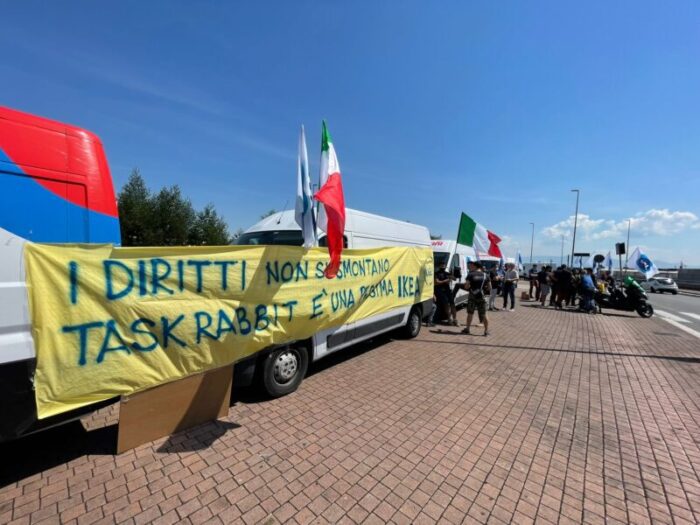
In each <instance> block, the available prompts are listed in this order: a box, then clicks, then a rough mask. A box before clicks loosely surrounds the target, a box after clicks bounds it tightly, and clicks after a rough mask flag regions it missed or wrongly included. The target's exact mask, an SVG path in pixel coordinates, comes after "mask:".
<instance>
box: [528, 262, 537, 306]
mask: <svg viewBox="0 0 700 525" xmlns="http://www.w3.org/2000/svg"><path fill="white" fill-rule="evenodd" d="M538 273H539V272H538V271H537V265H536V264H533V265H532V268H530V271H529V272H528V273H527V278H528V280H529V281H530V291H529V292H528V295H529V296H530V299H532V298H533V296H532V290H533V288H534V290H535V296H534V299H535V301H538V300H539V299H540V282H539V281H538V280H537V274H538Z"/></svg>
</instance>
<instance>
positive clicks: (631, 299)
mask: <svg viewBox="0 0 700 525" xmlns="http://www.w3.org/2000/svg"><path fill="white" fill-rule="evenodd" d="M594 297H595V302H596V304H597V305H598V311H599V312H602V311H603V308H610V309H612V310H624V311H626V312H637V313H638V314H639V315H640V317H644V318H649V317H651V316H652V315H654V307H653V306H651V305H650V304H649V303H648V302H647V294H646V293H645V292H644V290H640V289H637V288H631V287H627V288H626V290H625V292H623V291H622V290H621V289H620V288H613V289H612V290H611V292H610V293H609V294H604V293H601V292H596V293H595V296H594Z"/></svg>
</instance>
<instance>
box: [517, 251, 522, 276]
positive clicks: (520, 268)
mask: <svg viewBox="0 0 700 525" xmlns="http://www.w3.org/2000/svg"><path fill="white" fill-rule="evenodd" d="M518 271H519V272H522V271H523V256H522V255H521V254H520V250H518Z"/></svg>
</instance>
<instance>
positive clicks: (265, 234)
mask: <svg viewBox="0 0 700 525" xmlns="http://www.w3.org/2000/svg"><path fill="white" fill-rule="evenodd" d="M236 244H243V245H255V246H257V245H263V244H277V245H283V246H301V245H302V244H304V238H303V237H302V235H301V230H267V231H260V232H249V233H244V234H242V235H241V236H240V237H239V238H238V239H236Z"/></svg>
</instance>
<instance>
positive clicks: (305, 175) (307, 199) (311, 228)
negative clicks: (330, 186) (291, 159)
mask: <svg viewBox="0 0 700 525" xmlns="http://www.w3.org/2000/svg"><path fill="white" fill-rule="evenodd" d="M294 218H295V220H296V222H297V224H298V225H299V227H300V228H301V233H302V235H303V237H304V248H311V247H312V246H316V220H315V217H314V206H313V200H312V193H311V177H310V176H309V154H308V152H307V151H306V134H305V133H304V126H302V127H301V133H300V134H299V154H298V156H297V199H296V203H295V205H294Z"/></svg>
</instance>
